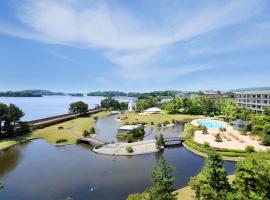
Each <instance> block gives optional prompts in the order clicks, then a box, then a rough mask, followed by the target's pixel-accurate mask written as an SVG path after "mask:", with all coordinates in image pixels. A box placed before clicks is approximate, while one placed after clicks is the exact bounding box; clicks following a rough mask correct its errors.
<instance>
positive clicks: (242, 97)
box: [235, 90, 270, 113]
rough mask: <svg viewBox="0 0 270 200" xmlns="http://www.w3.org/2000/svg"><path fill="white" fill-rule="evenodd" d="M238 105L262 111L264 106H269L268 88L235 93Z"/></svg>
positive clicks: (269, 91) (269, 92) (258, 111)
mask: <svg viewBox="0 0 270 200" xmlns="http://www.w3.org/2000/svg"><path fill="white" fill-rule="evenodd" d="M235 98H236V103H237V105H238V106H241V107H245V108H247V109H250V110H253V111H254V112H256V113H262V112H263V110H264V108H266V107H268V108H270V90H265V91H263V90H262V91H244V92H237V93H236V95H235Z"/></svg>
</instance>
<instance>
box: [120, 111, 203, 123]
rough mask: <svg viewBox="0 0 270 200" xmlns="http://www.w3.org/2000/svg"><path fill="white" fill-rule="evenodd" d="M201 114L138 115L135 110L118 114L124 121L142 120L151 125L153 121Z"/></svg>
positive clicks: (187, 118)
mask: <svg viewBox="0 0 270 200" xmlns="http://www.w3.org/2000/svg"><path fill="white" fill-rule="evenodd" d="M203 117H204V116H203V115H183V114H175V115H173V114H152V115H139V114H138V113H135V112H128V113H124V114H122V115H121V116H120V119H121V120H122V121H123V122H124V123H128V124H132V123H133V122H144V123H146V124H147V125H151V123H152V122H153V123H154V125H157V124H158V123H163V122H165V121H169V122H171V121H172V120H173V119H174V120H192V119H198V118H203Z"/></svg>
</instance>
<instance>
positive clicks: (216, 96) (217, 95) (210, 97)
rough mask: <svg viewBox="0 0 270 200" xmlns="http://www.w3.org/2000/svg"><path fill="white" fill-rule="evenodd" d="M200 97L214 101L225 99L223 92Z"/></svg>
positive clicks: (204, 94) (205, 94)
mask: <svg viewBox="0 0 270 200" xmlns="http://www.w3.org/2000/svg"><path fill="white" fill-rule="evenodd" d="M200 96H203V97H205V98H206V99H209V100H214V101H215V100H219V99H221V98H223V94H222V93H221V92H204V93H203V94H200Z"/></svg>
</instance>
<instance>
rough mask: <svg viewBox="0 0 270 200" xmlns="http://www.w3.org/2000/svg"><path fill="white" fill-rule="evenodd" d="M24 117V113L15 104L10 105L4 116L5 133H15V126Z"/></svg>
mask: <svg viewBox="0 0 270 200" xmlns="http://www.w3.org/2000/svg"><path fill="white" fill-rule="evenodd" d="M23 116H24V113H23V111H22V110H21V109H20V108H19V107H17V106H16V105H14V104H10V105H9V106H8V107H7V110H6V113H5V114H4V117H3V121H4V128H3V129H4V131H6V132H7V133H13V132H14V127H15V125H16V124H17V123H18V122H19V121H20V119H21V118H22V117H23Z"/></svg>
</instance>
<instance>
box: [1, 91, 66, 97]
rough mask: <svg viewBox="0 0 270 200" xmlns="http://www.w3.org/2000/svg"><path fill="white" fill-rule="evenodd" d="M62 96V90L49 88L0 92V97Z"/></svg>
mask: <svg viewBox="0 0 270 200" xmlns="http://www.w3.org/2000/svg"><path fill="white" fill-rule="evenodd" d="M53 95H58V96H64V95H65V93H63V92H52V91H49V90H22V91H6V92H0V97H42V96H53Z"/></svg>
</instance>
